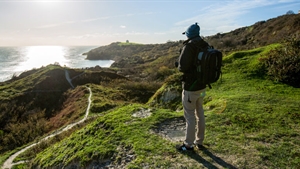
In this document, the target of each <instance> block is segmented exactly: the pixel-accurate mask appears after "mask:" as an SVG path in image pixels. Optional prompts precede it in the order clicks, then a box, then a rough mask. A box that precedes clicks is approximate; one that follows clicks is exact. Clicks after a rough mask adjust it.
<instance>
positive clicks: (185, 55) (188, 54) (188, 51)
mask: <svg viewBox="0 0 300 169" xmlns="http://www.w3.org/2000/svg"><path fill="white" fill-rule="evenodd" d="M193 55H194V54H193V49H192V47H191V46H190V45H185V46H184V47H183V48H182V51H181V53H180V56H179V60H178V70H179V71H180V72H183V73H187V72H188V71H189V70H190V68H191V65H193Z"/></svg>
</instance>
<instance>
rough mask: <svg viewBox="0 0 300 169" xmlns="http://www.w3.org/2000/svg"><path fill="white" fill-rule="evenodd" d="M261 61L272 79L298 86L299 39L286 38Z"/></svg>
mask: <svg viewBox="0 0 300 169" xmlns="http://www.w3.org/2000/svg"><path fill="white" fill-rule="evenodd" d="M261 61H262V62H263V64H264V65H265V66H266V69H267V74H268V75H269V76H270V77H271V78H272V79H273V80H276V81H280V82H283V83H286V84H289V85H292V86H295V87H300V40H295V39H291V40H287V41H286V42H285V43H284V44H283V45H282V46H280V47H278V48H275V49H273V50H271V51H270V52H269V53H268V54H267V56H266V57H265V58H262V59H261Z"/></svg>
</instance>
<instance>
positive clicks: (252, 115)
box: [0, 15, 300, 168]
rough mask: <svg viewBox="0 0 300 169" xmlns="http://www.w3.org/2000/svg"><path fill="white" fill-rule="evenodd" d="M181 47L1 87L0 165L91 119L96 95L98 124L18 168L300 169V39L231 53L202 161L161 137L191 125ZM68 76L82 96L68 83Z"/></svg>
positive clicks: (37, 151)
mask: <svg viewBox="0 0 300 169" xmlns="http://www.w3.org/2000/svg"><path fill="white" fill-rule="evenodd" d="M289 16H290V17H293V18H295V16H294V15H289ZM281 18H285V16H282V17H279V19H281ZM293 21H294V22H295V21H296V19H293ZM268 22H269V21H268ZM274 22H275V20H274ZM269 23H273V20H272V22H269ZM257 24H258V23H257ZM259 24H265V23H259ZM296 24H297V23H296ZM255 29H256V27H255V26H254V28H253V30H251V29H250V28H247V29H246V30H247V31H249V32H251V31H254V30H255ZM222 36H223V35H222ZM224 36H225V35H224ZM226 36H227V35H226ZM229 42H230V40H229ZM229 42H228V43H229ZM270 42H271V41H270ZM281 42H282V41H281ZM180 43H181V42H168V43H166V44H157V45H136V44H131V43H129V44H126V45H123V44H121V45H120V43H115V44H111V45H109V46H107V47H105V48H106V52H108V53H107V54H108V55H112V54H116V53H117V52H120V53H124V52H121V51H122V50H123V51H128V53H127V54H132V55H130V56H129V55H128V57H124V58H123V59H120V60H118V62H117V63H116V64H115V65H114V66H113V67H112V68H107V69H104V68H97V67H96V68H90V69H86V70H82V69H69V68H66V67H65V68H63V67H60V66H58V65H49V66H47V67H44V68H41V69H35V70H31V71H29V72H24V73H23V74H21V75H20V76H15V77H14V78H13V79H11V80H10V81H7V82H2V83H0V100H1V103H0V145H1V147H0V164H1V163H3V162H4V161H5V159H6V158H7V157H8V156H10V155H11V154H13V152H16V151H17V150H18V149H21V148H22V146H25V145H28V144H30V143H32V142H34V141H36V140H38V138H41V137H42V136H43V135H47V133H51V132H53V131H54V130H55V129H58V128H60V127H62V126H64V125H67V124H69V123H71V122H73V121H77V120H79V119H81V118H82V116H83V114H84V112H85V109H86V103H87V102H86V100H87V90H86V88H85V86H86V85H88V86H89V87H90V88H91V89H92V91H93V96H92V106H91V109H90V116H89V119H88V120H87V121H86V122H85V123H83V124H81V125H80V126H77V127H76V128H73V129H72V130H70V131H68V132H66V133H63V134H61V135H58V136H56V137H53V138H52V139H49V140H47V141H46V142H43V143H42V144H39V145H38V146H35V147H32V148H31V149H29V150H27V151H26V152H25V153H23V154H21V155H20V156H19V157H18V158H17V159H16V161H20V160H28V161H29V162H28V163H25V164H21V165H18V166H17V168H36V167H41V168H53V167H54V168H63V167H66V168H67V167H70V168H71V167H74V168H75V167H82V168H87V167H91V168H92V167H93V166H94V167H96V166H97V167H108V166H111V167H115V168H286V167H289V168H299V167H300V165H299V164H300V142H299V140H300V134H299V133H300V132H299V131H300V126H299V124H300V107H299V105H300V104H299V100H300V90H299V88H298V86H297V83H298V82H299V81H297V77H299V69H297V68H299V65H298V64H299V57H298V56H299V39H295V41H291V42H290V43H286V44H285V43H274V44H271V45H267V46H261V47H257V46H256V47H255V48H254V47H253V46H252V47H251V49H250V50H236V49H234V48H232V49H233V51H234V52H230V53H229V52H228V51H227V52H226V53H224V58H223V64H224V65H223V67H222V72H223V74H222V77H221V79H220V80H219V81H218V82H216V83H214V84H212V89H211V90H210V89H207V92H206V97H205V100H204V109H205V116H206V126H207V127H206V128H207V130H206V139H205V142H204V145H205V146H206V149H205V150H203V151H200V150H196V151H195V152H192V153H179V152H177V151H176V150H175V148H174V147H175V144H178V143H179V142H174V141H171V140H169V139H166V138H164V137H163V136H162V135H163V134H162V133H161V132H162V130H163V127H166V128H168V127H169V128H168V129H169V130H170V128H172V126H173V128H172V129H173V130H175V131H176V130H181V129H180V128H177V126H178V125H182V126H184V123H185V121H184V118H183V113H182V105H181V82H180V76H181V73H180V72H178V70H177V69H176V68H175V67H174V62H175V60H176V59H177V57H178V51H179V48H180V47H181V45H180ZM227 45H228V44H227ZM103 49H104V48H99V49H96V50H95V51H97V52H99V51H100V50H103ZM108 49H110V50H111V49H116V50H112V51H111V53H109V50H108ZM283 49H284V50H283ZM285 49H286V50H285ZM95 51H94V52H95ZM134 51H136V53H135V52H134ZM130 52H132V53H130ZM108 55H107V56H108ZM283 55H284V56H283ZM275 60H276V61H277V62H274V61H275ZM277 63H280V64H277ZM287 63H288V65H289V67H286V66H285V65H287ZM287 68H288V70H289V71H288V74H284V73H282V72H284V71H285V70H286V69H287ZM66 72H68V73H69V74H70V77H71V78H72V79H73V80H72V83H73V85H74V88H72V87H71V86H70V84H69V83H68V81H67V80H62V79H65V73H66ZM291 72H293V73H291ZM276 73H277V74H276ZM279 77H284V78H283V79H278V78H279ZM295 79H296V80H295ZM290 82H292V83H290ZM295 84H296V85H295ZM298 84H299V83H298ZM45 91H50V92H45ZM54 91H56V92H54ZM139 114H142V116H139Z"/></svg>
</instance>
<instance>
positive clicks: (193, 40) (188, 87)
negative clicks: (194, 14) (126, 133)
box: [176, 23, 209, 151]
mask: <svg viewBox="0 0 300 169" xmlns="http://www.w3.org/2000/svg"><path fill="white" fill-rule="evenodd" d="M199 33H200V27H199V26H198V24H197V23H195V24H193V25H191V26H190V27H188V28H187V30H186V31H185V32H183V34H185V35H186V36H187V38H188V39H187V40H186V41H184V42H183V44H184V47H183V48H182V50H181V53H180V56H179V60H178V69H179V71H181V72H183V79H182V87H183V91H182V105H183V109H184V117H185V119H186V133H185V140H184V143H183V144H182V145H177V146H176V148H177V149H178V150H181V151H186V150H193V149H194V146H193V145H194V144H195V145H196V146H197V147H198V148H199V149H202V148H203V140H204V133H205V117H204V110H203V98H204V96H205V88H206V85H205V84H203V83H201V81H199V80H197V77H196V73H195V71H196V68H195V65H194V64H195V60H196V58H197V56H198V52H199V51H200V50H204V49H207V48H208V46H209V45H208V43H207V42H205V41H204V40H203V39H202V38H201V37H200V35H199ZM196 127H197V129H196Z"/></svg>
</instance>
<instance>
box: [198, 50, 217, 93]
mask: <svg viewBox="0 0 300 169" xmlns="http://www.w3.org/2000/svg"><path fill="white" fill-rule="evenodd" d="M195 64H196V65H195V66H196V74H197V81H199V82H201V83H203V84H206V85H208V87H209V88H210V89H211V85H210V84H211V83H214V82H216V81H217V80H218V79H219V78H220V75H221V74H222V72H221V66H222V53H221V52H220V51H219V50H216V49H214V48H213V47H212V46H211V47H209V48H208V49H205V50H201V51H200V52H198V56H197V58H196V62H195Z"/></svg>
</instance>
